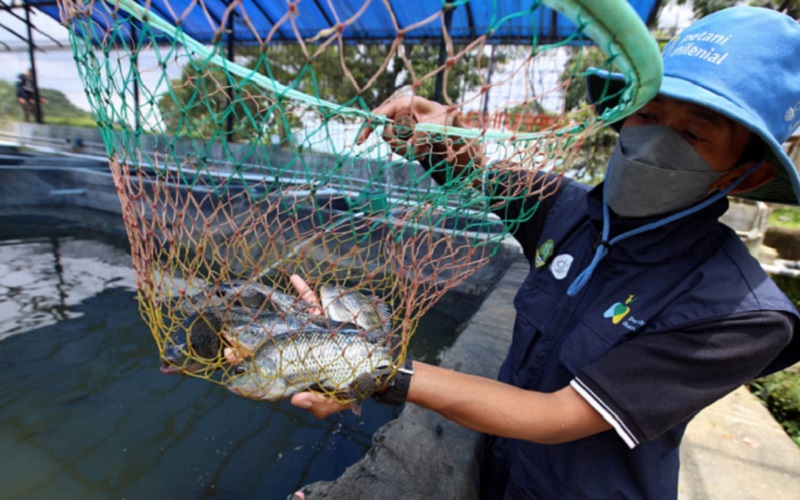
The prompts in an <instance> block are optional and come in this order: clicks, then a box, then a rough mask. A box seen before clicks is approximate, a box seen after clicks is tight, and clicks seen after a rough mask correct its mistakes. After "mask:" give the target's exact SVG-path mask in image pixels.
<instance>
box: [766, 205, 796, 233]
mask: <svg viewBox="0 0 800 500" xmlns="http://www.w3.org/2000/svg"><path fill="white" fill-rule="evenodd" d="M769 225H770V226H776V227H783V228H789V229H796V228H799V227H800V207H790V206H783V205H776V206H773V207H772V212H771V213H770V216H769Z"/></svg>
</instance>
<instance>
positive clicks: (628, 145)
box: [292, 7, 800, 499]
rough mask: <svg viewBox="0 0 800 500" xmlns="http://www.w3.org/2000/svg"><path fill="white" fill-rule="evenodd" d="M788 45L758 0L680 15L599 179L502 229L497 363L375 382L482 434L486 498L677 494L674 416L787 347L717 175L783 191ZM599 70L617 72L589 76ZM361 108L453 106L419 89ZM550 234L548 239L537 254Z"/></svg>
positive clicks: (792, 195) (310, 399)
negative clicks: (647, 94)
mask: <svg viewBox="0 0 800 500" xmlns="http://www.w3.org/2000/svg"><path fill="white" fill-rule="evenodd" d="M712 53H718V54H719V55H717V56H716V57H715V58H713V60H712V57H708V54H712ZM798 53H800V26H799V25H798V24H797V23H796V22H795V21H794V20H792V19H790V18H788V17H787V16H784V15H782V14H779V13H777V12H774V11H771V10H767V9H760V8H751V7H735V8H731V9H726V10H724V11H720V12H718V13H715V14H713V15H710V16H708V17H706V18H704V19H702V20H700V21H698V22H697V23H695V24H694V25H692V26H691V27H690V28H688V29H686V30H685V31H684V32H683V33H682V34H681V36H680V37H679V38H677V39H676V40H673V41H672V42H671V43H670V44H669V45H668V46H667V47H666V49H665V51H664V54H663V56H664V67H665V76H664V81H663V83H662V87H661V90H660V93H659V96H658V97H656V98H655V99H653V101H651V102H649V103H648V104H647V105H645V106H644V107H643V108H642V109H641V110H639V111H638V112H637V113H635V114H634V115H632V116H630V117H629V118H627V119H626V120H625V121H624V123H622V124H621V127H620V140H619V143H618V144H617V147H616V149H615V151H614V154H613V155H612V158H611V161H610V163H609V168H608V172H607V175H606V180H605V182H604V183H603V184H602V185H601V186H598V187H597V188H594V189H590V188H588V187H586V186H582V185H580V184H578V183H576V182H572V181H569V180H564V182H563V183H562V184H561V186H560V187H559V189H558V191H557V192H556V193H555V194H554V195H553V196H550V197H548V198H545V199H543V200H542V205H541V206H540V208H539V210H538V211H537V212H536V214H535V216H534V217H533V218H532V219H531V220H530V221H529V222H527V223H525V224H523V225H522V226H521V227H520V228H519V230H518V231H516V232H515V234H514V236H515V237H516V238H517V239H518V240H519V241H520V243H521V244H522V246H523V248H524V250H525V255H526V256H527V257H528V258H529V260H530V261H531V264H532V265H531V271H530V274H529V275H528V277H527V278H526V280H525V282H524V284H523V285H522V287H521V288H520V290H519V292H518V294H517V296H516V298H515V306H516V310H517V319H516V323H515V327H514V337H513V341H512V345H511V347H510V349H509V353H508V356H507V358H506V360H505V362H504V364H503V367H502V368H501V372H500V375H499V380H498V381H494V380H488V379H484V378H480V377H475V376H471V375H465V374H462V373H458V372H454V371H450V370H446V369H443V368H439V367H436V366H430V365H426V364H423V363H419V362H414V363H413V370H412V369H407V370H405V371H402V372H400V373H398V375H397V376H396V377H395V378H394V379H392V381H390V384H389V387H387V389H386V392H385V394H384V395H383V396H382V397H384V398H389V399H390V400H392V401H398V400H402V399H403V398H404V397H405V398H406V400H407V401H410V402H412V403H415V404H418V405H420V406H423V407H426V408H429V409H432V410H434V411H437V412H438V413H440V414H442V415H443V416H445V417H446V418H449V419H451V420H453V421H455V422H457V423H460V424H462V425H465V426H467V427H469V428H471V429H475V430H478V431H480V432H484V433H486V434H487V445H486V453H485V457H484V465H483V470H482V474H481V488H482V495H483V497H485V498H490V499H497V498H512V499H515V498H659V499H660V498H674V497H676V496H677V485H678V468H679V453H678V446H679V443H680V440H681V437H682V435H683V432H684V429H685V427H686V425H687V423H688V421H689V420H690V419H691V418H692V417H693V416H694V415H695V414H697V412H699V411H700V410H701V409H702V408H704V407H706V406H707V405H709V404H711V403H712V402H713V401H715V400H717V399H719V398H721V397H722V396H724V395H725V394H727V393H729V392H730V391H732V390H734V389H735V388H737V387H739V386H740V385H741V384H743V383H744V382H746V381H748V380H750V379H752V378H755V377H757V376H760V375H763V374H766V373H770V372H773V371H776V370H779V369H782V368H784V367H786V366H789V365H790V364H793V363H795V362H797V361H798V360H799V359H800V335H798V334H797V332H796V327H797V322H798V314H797V311H796V310H795V308H794V306H793V305H792V303H791V302H790V301H789V299H788V298H786V297H785V296H784V295H783V293H782V292H780V290H779V289H778V288H777V287H776V286H775V284H774V283H773V282H772V281H771V280H770V279H769V278H768V277H767V276H766V274H765V273H764V272H763V271H762V269H761V267H760V266H759V264H758V263H757V262H756V261H755V260H754V259H752V257H750V256H749V254H748V252H747V249H746V248H745V247H744V245H743V244H742V243H741V242H740V241H739V239H738V238H737V237H736V235H735V233H734V232H733V231H732V230H730V229H729V228H726V227H725V226H723V225H722V224H720V223H718V221H717V219H718V218H719V217H720V216H721V215H722V214H723V213H724V211H725V210H726V209H727V207H728V202H727V199H726V195H727V194H729V193H731V194H737V195H740V196H746V197H750V198H754V199H762V200H767V201H773V202H784V203H793V204H797V203H798V200H799V198H798V195H799V194H800V176H798V173H797V170H796V168H795V166H794V165H793V164H792V162H791V160H790V159H789V158H788V157H787V155H786V154H785V153H784V151H783V149H782V147H781V144H782V143H783V142H784V141H785V140H786V139H787V138H788V136H789V135H790V133H791V132H792V131H793V130H794V129H795V128H796V126H797V124H798V120H800V117H798V116H797V115H800V113H798V111H800V59H798V58H797V57H796V54H798ZM703 54H705V56H703ZM603 80H608V81H610V82H611V83H612V84H614V83H615V82H616V83H618V82H620V81H621V77H620V76H619V75H613V74H598V75H597V76H595V77H594V78H593V79H592V81H590V87H592V89H594V88H598V87H599V84H605V83H606V82H605V81H603ZM375 112H376V114H383V115H386V116H387V117H389V118H391V119H394V120H395V122H396V123H398V122H400V121H401V118H402V119H407V118H408V117H411V118H412V119H413V120H414V121H416V122H434V123H446V124H453V123H454V121H453V120H454V117H453V116H452V115H450V114H448V110H447V108H445V107H444V106H441V105H438V104H436V103H432V102H430V101H425V100H421V99H418V98H416V99H398V100H395V101H392V102H389V103H387V104H384V105H382V106H381V107H379V108H378V109H377V110H375ZM370 132H371V130H370V129H367V130H366V131H365V132H364V133H363V134H362V136H361V137H360V138H359V139H360V140H361V141H363V140H364V139H365V138H366V136H368V135H369V133H370ZM384 138H385V139H386V140H388V141H389V142H390V144H391V145H392V146H393V147H394V148H395V150H396V151H398V152H401V153H405V152H407V151H406V148H414V154H415V155H417V156H418V157H419V158H426V157H427V156H429V155H433V156H434V157H440V158H444V159H446V160H447V161H448V162H449V163H450V165H451V166H452V167H453V168H454V169H455V170H456V171H458V170H459V169H461V168H467V167H468V166H470V165H473V163H470V160H471V159H472V158H473V157H476V160H477V161H476V162H475V164H477V165H478V166H481V165H482V164H483V162H484V160H483V159H482V158H481V157H480V152H479V150H478V149H477V148H474V147H465V148H462V149H461V150H460V151H457V152H455V153H454V152H448V151H447V150H446V148H444V149H443V148H442V146H441V145H439V144H430V143H429V142H427V140H426V139H425V138H424V137H422V136H420V135H419V134H414V135H413V137H405V138H404V137H402V136H401V135H400V134H397V133H395V132H394V131H393V130H391V127H387V128H386V129H385V131H384ZM423 163H424V162H423ZM485 188H486V189H492V188H493V184H492V180H491V178H490V179H489V180H488V181H487V185H486V186H485ZM535 202H536V200H533V199H529V200H524V201H520V202H516V205H517V206H516V207H510V209H509V211H508V212H509V213H512V214H513V212H514V210H515V209H516V210H520V209H522V207H523V206H524V205H526V204H530V203H535ZM545 244H547V246H550V247H552V248H553V249H554V251H553V252H552V253H549V254H544V252H542V253H541V254H538V255H537V250H538V249H540V248H543V247H544V246H545ZM556 260H558V261H559V262H560V263H561V264H564V263H566V265H561V266H559V267H558V270H557V271H556V269H555V267H554V266H553V265H552V264H553V263H554V261H556ZM293 282H294V284H295V286H296V287H297V289H298V292H299V293H300V294H301V295H302V296H303V298H305V299H307V300H313V299H314V294H313V292H312V291H311V290H309V289H308V287H307V286H306V285H305V283H303V282H302V280H300V279H299V278H293ZM292 402H293V404H295V405H297V406H300V407H303V408H307V409H308V410H309V411H311V412H312V413H313V414H314V415H316V416H318V417H320V418H322V417H325V416H327V415H330V414H331V413H333V412H335V411H341V409H342V406H341V405H339V404H338V403H336V402H332V401H329V400H326V399H324V398H323V397H322V396H320V395H317V394H314V393H302V394H298V395H295V396H294V397H293V399H292Z"/></svg>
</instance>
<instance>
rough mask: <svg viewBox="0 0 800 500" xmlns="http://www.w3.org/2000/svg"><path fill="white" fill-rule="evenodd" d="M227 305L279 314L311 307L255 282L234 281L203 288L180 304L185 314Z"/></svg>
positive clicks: (295, 298) (221, 307)
mask: <svg viewBox="0 0 800 500" xmlns="http://www.w3.org/2000/svg"><path fill="white" fill-rule="evenodd" d="M231 306H234V307H244V308H248V309H251V310H253V312H257V311H273V312H283V313H288V312H292V313H298V312H305V311H308V310H311V309H313V308H314V305H313V304H310V303H308V302H306V301H304V300H300V299H298V298H297V297H295V296H292V295H289V294H286V293H283V292H279V291H278V290H275V289H274V288H272V287H270V286H268V285H265V284H263V283H258V282H244V281H237V282H233V283H221V284H219V285H215V286H208V287H207V288H206V290H205V291H203V292H200V293H198V294H195V295H193V296H191V297H188V298H186V301H185V302H184V303H183V304H182V308H183V310H184V311H186V312H188V313H192V312H197V311H208V310H217V311H220V310H224V309H227V308H229V307H231Z"/></svg>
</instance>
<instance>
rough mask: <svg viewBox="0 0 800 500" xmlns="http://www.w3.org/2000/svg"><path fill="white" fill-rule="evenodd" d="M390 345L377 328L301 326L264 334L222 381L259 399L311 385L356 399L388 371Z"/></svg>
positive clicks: (279, 396) (274, 398)
mask: <svg viewBox="0 0 800 500" xmlns="http://www.w3.org/2000/svg"><path fill="white" fill-rule="evenodd" d="M390 347H391V346H390V343H389V342H388V341H387V339H386V336H385V335H384V334H383V332H382V331H380V330H377V331H376V330H372V331H367V332H364V331H362V330H360V329H357V328H344V329H340V330H338V331H336V332H330V331H328V330H326V329H324V328H320V327H316V326H313V327H311V328H303V329H301V330H297V331H293V332H288V333H285V334H283V335H275V336H272V337H270V338H269V339H268V340H267V341H266V342H264V343H263V344H262V345H261V346H260V347H259V348H258V349H257V350H256V351H255V352H254V354H253V356H251V357H249V358H247V359H245V360H244V361H242V362H240V363H239V364H237V365H236V366H235V367H234V368H233V369H232V371H231V375H230V376H229V378H228V379H227V380H226V381H225V386H226V388H227V389H228V390H229V391H231V392H233V393H234V394H237V395H239V396H243V397H246V398H250V399H257V400H264V401H277V400H279V399H283V398H288V397H291V396H292V395H294V394H296V393H298V392H302V391H306V390H315V391H318V392H319V391H322V392H325V393H328V394H333V395H336V396H337V397H339V398H342V399H344V400H346V401H353V402H360V401H362V400H364V399H366V398H367V397H369V396H370V395H371V394H372V393H373V392H375V390H376V389H377V388H378V387H380V383H381V381H382V380H384V379H385V377H386V376H387V375H388V374H389V373H391V370H392V366H393V360H392V357H391V349H390Z"/></svg>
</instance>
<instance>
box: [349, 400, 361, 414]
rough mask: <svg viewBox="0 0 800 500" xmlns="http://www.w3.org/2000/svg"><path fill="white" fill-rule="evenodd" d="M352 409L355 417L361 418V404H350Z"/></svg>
mask: <svg viewBox="0 0 800 500" xmlns="http://www.w3.org/2000/svg"><path fill="white" fill-rule="evenodd" d="M350 409H351V410H352V411H353V413H354V414H355V415H357V416H359V417H360V416H361V403H360V402H354V403H350Z"/></svg>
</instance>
